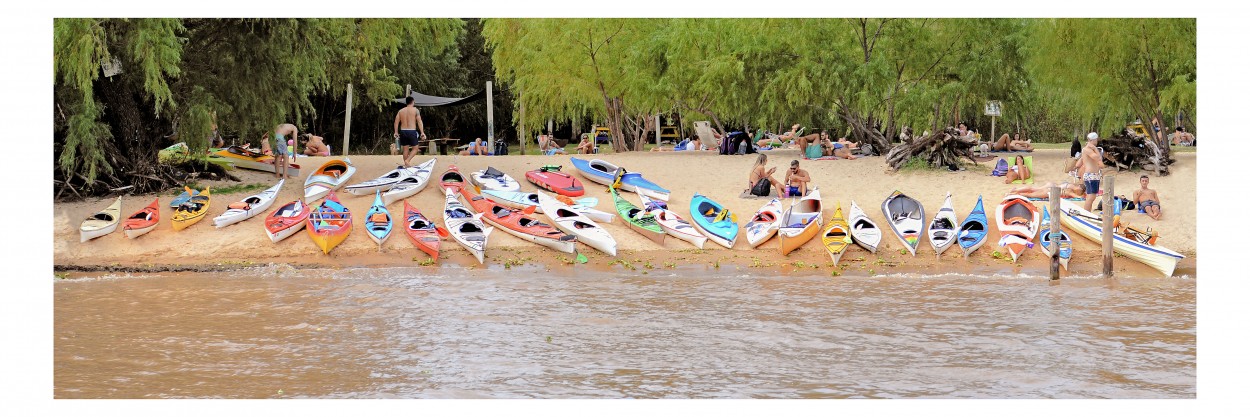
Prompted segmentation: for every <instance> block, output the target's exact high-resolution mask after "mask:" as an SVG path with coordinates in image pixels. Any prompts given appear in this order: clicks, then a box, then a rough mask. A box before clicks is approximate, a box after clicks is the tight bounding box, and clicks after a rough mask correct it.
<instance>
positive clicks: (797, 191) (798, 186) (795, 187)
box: [786, 159, 812, 197]
mask: <svg viewBox="0 0 1250 417" xmlns="http://www.w3.org/2000/svg"><path fill="white" fill-rule="evenodd" d="M811 181H812V176H811V174H808V173H807V171H806V170H804V169H801V168H799V160H797V159H795V160H793V161H790V170H789V171H786V194H787V195H789V196H790V197H798V196H804V195H807V183H809V182H811Z"/></svg>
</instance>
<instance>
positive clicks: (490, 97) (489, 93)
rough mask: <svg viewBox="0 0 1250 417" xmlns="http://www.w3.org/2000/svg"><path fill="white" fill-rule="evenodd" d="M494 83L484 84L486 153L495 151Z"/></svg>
mask: <svg viewBox="0 0 1250 417" xmlns="http://www.w3.org/2000/svg"><path fill="white" fill-rule="evenodd" d="M494 87H495V83H494V82H493V81H487V82H486V151H487V152H494V151H495V88H494Z"/></svg>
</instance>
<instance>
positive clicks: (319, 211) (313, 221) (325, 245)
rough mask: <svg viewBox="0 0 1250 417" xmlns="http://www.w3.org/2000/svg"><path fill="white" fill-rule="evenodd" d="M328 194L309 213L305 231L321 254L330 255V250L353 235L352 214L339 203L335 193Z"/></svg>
mask: <svg viewBox="0 0 1250 417" xmlns="http://www.w3.org/2000/svg"><path fill="white" fill-rule="evenodd" d="M327 192H328V193H329V194H328V195H326V199H325V200H322V201H321V203H320V204H317V205H316V206H315V207H313V208H312V210H310V211H309V212H308V220H307V221H306V223H307V226H306V227H305V229H306V230H308V237H311V238H312V240H313V243H316V244H317V247H318V248H321V252H322V253H324V254H327V255H329V254H330V250H332V249H334V247H335V246H338V245H339V244H340V243H343V241H344V240H347V236H348V235H350V234H352V212H351V210H348V209H347V207H344V206H343V203H341V202H339V199H338V196H335V195H334V192H333V191H327Z"/></svg>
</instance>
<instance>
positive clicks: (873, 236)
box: [847, 200, 881, 253]
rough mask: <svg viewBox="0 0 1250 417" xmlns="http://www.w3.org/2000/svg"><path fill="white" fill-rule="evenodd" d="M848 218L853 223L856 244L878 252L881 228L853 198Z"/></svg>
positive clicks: (853, 235) (852, 233)
mask: <svg viewBox="0 0 1250 417" xmlns="http://www.w3.org/2000/svg"><path fill="white" fill-rule="evenodd" d="M847 220H848V221H849V222H850V224H851V238H852V240H854V241H855V244H857V245H859V246H861V247H863V248H864V249H868V251H869V252H872V253H877V247H878V246H881V228H880V227H877V224H876V223H874V222H873V221H872V219H870V218H868V214H865V213H864V210H863V209H861V208H859V205H858V204H855V200H851V217H850V218H849V219H847Z"/></svg>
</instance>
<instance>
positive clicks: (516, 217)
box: [460, 188, 577, 253]
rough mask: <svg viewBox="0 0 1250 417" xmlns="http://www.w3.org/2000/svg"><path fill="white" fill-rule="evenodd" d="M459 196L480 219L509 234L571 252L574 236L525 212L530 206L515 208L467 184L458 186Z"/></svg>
mask: <svg viewBox="0 0 1250 417" xmlns="http://www.w3.org/2000/svg"><path fill="white" fill-rule="evenodd" d="M460 197H461V199H463V200H464V201H465V202H466V203H468V205H469V206H470V207H473V211H476V212H478V213H481V214H482V220H485V221H486V222H487V223H490V224H492V225H495V226H497V227H499V228H502V229H503V231H505V232H508V233H509V234H511V235H513V236H516V237H519V238H521V239H524V240H527V241H530V242H534V243H537V244H539V245H543V246H546V247H549V248H552V249H555V250H558V251H560V252H564V253H573V252H574V251H575V249H574V247H573V244H574V243H576V242H577V238H576V237H574V236H573V235H570V234H566V233H564V232H562V231H560V229H556V228H555V227H552V226H551V225H549V224H546V223H543V222H541V221H538V219H536V218H534V217H531V216H528V215H526V212H527V211H528V212H529V213H533V212H534V211H533V210H534V209H533V208H527V209H526V210H523V211H515V210H512V209H510V208H507V207H504V206H501V205H499V204H498V203H495V202H494V201H490V200H487V199H486V198H485V197H482V196H481V195H478V194H477V193H475V192H473V190H470V189H467V188H461V189H460Z"/></svg>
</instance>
